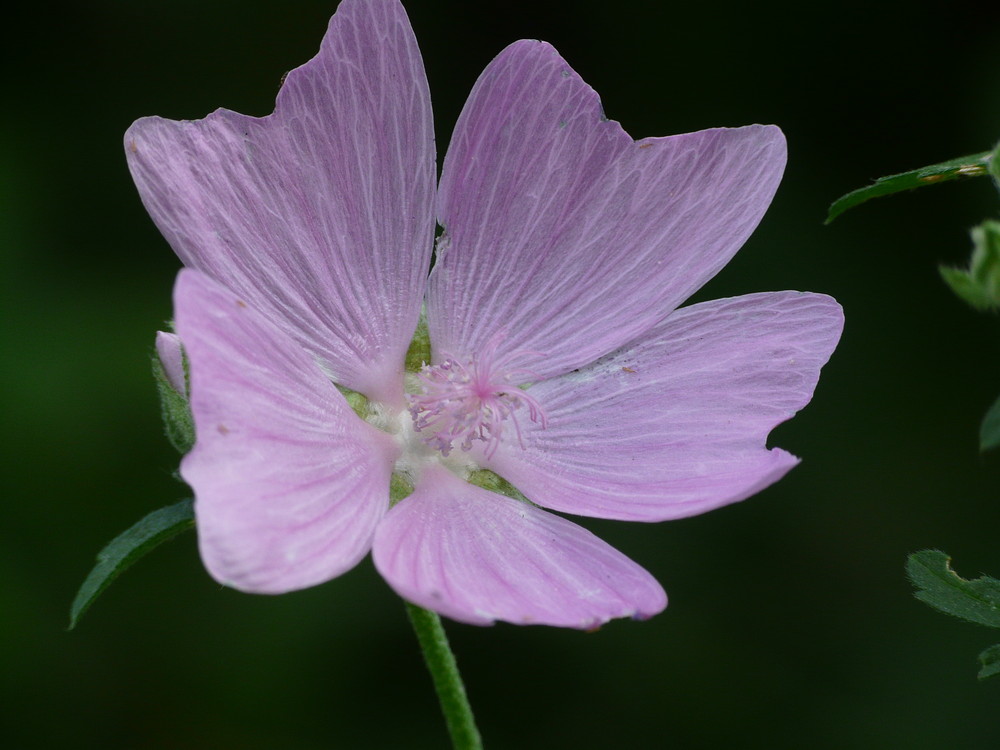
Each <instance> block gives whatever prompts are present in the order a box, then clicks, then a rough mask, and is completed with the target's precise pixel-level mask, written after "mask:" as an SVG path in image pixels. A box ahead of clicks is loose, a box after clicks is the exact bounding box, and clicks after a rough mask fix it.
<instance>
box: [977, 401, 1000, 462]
mask: <svg viewBox="0 0 1000 750" xmlns="http://www.w3.org/2000/svg"><path fill="white" fill-rule="evenodd" d="M998 445H1000V398H998V399H997V400H996V401H994V402H993V406H991V407H990V408H989V409H988V410H987V412H986V414H985V416H983V422H982V424H980V425H979V450H981V451H988V450H990V449H991V448H996V447H997V446H998Z"/></svg>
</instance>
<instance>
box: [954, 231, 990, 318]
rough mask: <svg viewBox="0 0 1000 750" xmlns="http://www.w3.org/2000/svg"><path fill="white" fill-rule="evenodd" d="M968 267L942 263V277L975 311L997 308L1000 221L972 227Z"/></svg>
mask: <svg viewBox="0 0 1000 750" xmlns="http://www.w3.org/2000/svg"><path fill="white" fill-rule="evenodd" d="M970 234H971V235H972V259H971V260H970V261H969V268H968V270H964V269H960V268H948V267H947V266H941V267H940V271H941V277H942V278H943V279H944V280H945V283H947V284H948V286H950V287H951V290H952V291H953V292H955V294H957V295H958V296H959V297H961V298H962V299H963V300H965V301H966V302H968V303H969V304H970V305H972V306H973V307H975V308H976V309H977V310H991V309H992V310H995V309H997V308H1000V222H996V221H984V222H983V223H982V224H980V225H979V226H978V227H973V228H972V230H971V232H970Z"/></svg>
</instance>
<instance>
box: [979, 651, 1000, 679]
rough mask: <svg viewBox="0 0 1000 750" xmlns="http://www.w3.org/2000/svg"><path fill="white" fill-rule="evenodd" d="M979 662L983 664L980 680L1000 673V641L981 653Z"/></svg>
mask: <svg viewBox="0 0 1000 750" xmlns="http://www.w3.org/2000/svg"><path fill="white" fill-rule="evenodd" d="M979 663H980V664H982V665H983V666H982V668H981V669H980V670H979V679H980V680H985V679H986V678H987V677H992V676H993V675H995V674H1000V643H998V644H996V645H995V646H990V647H989V648H988V649H986V650H985V651H983V653H981V654H980V655H979Z"/></svg>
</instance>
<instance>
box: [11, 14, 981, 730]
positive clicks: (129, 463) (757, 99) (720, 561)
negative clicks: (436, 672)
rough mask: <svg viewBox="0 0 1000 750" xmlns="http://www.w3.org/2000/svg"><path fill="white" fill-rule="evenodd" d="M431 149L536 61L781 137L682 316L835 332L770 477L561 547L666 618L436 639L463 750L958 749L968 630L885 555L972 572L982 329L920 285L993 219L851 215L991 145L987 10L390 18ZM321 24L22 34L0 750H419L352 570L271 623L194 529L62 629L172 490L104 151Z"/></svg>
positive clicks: (976, 717)
mask: <svg viewBox="0 0 1000 750" xmlns="http://www.w3.org/2000/svg"><path fill="white" fill-rule="evenodd" d="M406 7H407V9H408V11H409V13H410V16H411V20H412V22H413V26H414V28H415V29H416V33H417V37H418V39H419V41H420V45H421V48H422V50H423V53H424V56H425V62H426V66H427V71H428V76H429V79H430V85H431V90H432V94H433V97H434V102H435V110H436V116H437V122H436V125H437V129H438V142H439V152H440V153H441V154H443V152H444V150H445V146H446V144H447V142H448V138H449V135H450V132H451V128H452V125H453V123H454V120H455V118H456V117H457V116H458V113H459V111H460V108H461V106H462V103H463V101H464V99H465V96H466V94H467V92H468V90H469V88H470V87H471V85H472V84H473V82H474V80H475V78H476V76H477V75H478V73H479V71H480V70H481V69H482V68H483V66H484V65H485V64H486V63H487V62H488V61H489V60H490V58H491V57H492V56H493V55H495V54H496V53H497V52H499V51H500V49H501V48H502V47H503V46H505V45H506V44H508V43H509V42H511V41H513V40H515V39H518V38H524V37H529V38H540V39H545V40H548V41H550V42H552V43H554V44H555V45H556V46H557V48H558V49H559V50H560V51H561V52H562V54H563V55H564V56H565V57H566V58H567V59H568V60H569V62H570V63H571V64H572V65H573V66H574V67H575V68H576V70H577V71H579V72H580V73H581V75H582V76H583V77H584V78H585V79H586V80H587V81H588V82H589V83H590V84H591V85H593V86H594V87H595V88H596V89H597V90H598V91H599V92H600V93H601V95H602V98H603V101H604V106H605V111H606V112H607V114H608V116H609V117H611V118H613V119H616V120H619V121H620V122H621V123H622V124H623V126H624V127H625V128H626V129H627V130H628V131H629V132H630V133H631V134H632V135H633V136H636V137H642V136H650V135H666V134H670V133H678V132H685V131H690V130H698V129H701V128H706V127H713V126H718V125H732V126H736V125H743V124H748V123H753V122H766V123H777V124H779V125H780V126H781V127H782V128H783V129H784V131H785V133H786V135H787V137H788V142H789V164H788V170H787V172H786V176H785V179H784V182H783V185H782V187H781V189H780V190H779V192H778V195H777V197H776V199H775V202H774V205H773V207H772V209H771V211H770V212H769V213H768V214H767V216H766V217H765V219H764V221H763V223H762V224H761V226H760V229H759V230H758V231H757V232H756V234H755V235H754V236H753V237H752V239H751V240H750V241H749V242H748V243H747V245H746V246H745V248H744V249H743V250H742V251H741V253H740V254H739V255H738V256H737V258H736V259H735V261H734V262H733V263H731V264H730V265H729V267H728V268H726V269H725V271H723V273H721V274H720V275H719V276H718V277H717V278H716V279H715V280H713V281H712V282H710V283H709V284H708V286H707V287H706V288H705V289H703V290H702V291H701V292H700V293H699V294H698V297H697V298H698V299H707V298H713V297H720V296H728V295H734V294H741V293H745V292H756V291H766V290H776V289H803V290H812V291H818V292H826V293H829V294H832V295H834V296H835V297H837V299H839V300H840V302H841V303H842V304H843V305H844V308H845V309H846V313H847V328H846V331H845V333H844V338H843V342H842V344H841V346H840V348H839V349H838V351H837V352H836V353H835V355H834V357H833V359H832V361H831V363H830V364H829V365H828V366H827V368H826V369H825V370H824V373H823V377H822V379H821V382H820V385H819V389H818V390H817V393H816V397H815V399H814V401H813V403H812V404H811V405H810V406H809V407H808V408H806V409H805V410H804V411H803V412H802V413H801V414H800V415H799V416H798V417H797V418H796V419H795V420H793V421H792V422H790V423H788V424H785V425H783V426H781V427H780V428H778V430H776V431H775V433H774V434H773V435H772V441H771V442H772V444H774V445H780V446H782V447H784V448H786V449H788V450H790V451H791V452H793V453H795V454H797V455H799V456H802V457H803V462H802V464H801V466H799V467H798V468H796V469H795V470H794V471H793V472H792V473H791V474H790V475H789V476H788V477H787V478H786V479H785V480H784V481H782V482H781V483H779V484H778V485H776V486H774V487H771V488H770V489H768V490H766V491H765V492H763V493H761V494H760V495H758V496H756V497H754V498H753V499H751V500H749V501H747V502H745V503H741V504H738V505H736V506H732V507H729V508H725V509H722V510H719V511H716V512H713V513H710V514H708V515H705V516H702V517H698V518H692V519H688V520H682V521H676V522H672V523H666V524H659V525H648V526H643V525H639V524H617V523H611V522H608V523H599V522H591V521H587V522H585V525H587V526H588V527H589V528H591V529H592V530H594V531H595V532H597V533H599V534H600V535H601V536H603V537H604V538H605V539H607V540H608V541H610V542H611V543H613V544H615V545H616V546H618V547H619V548H620V549H622V550H623V551H624V552H625V553H627V554H628V555H630V556H631V557H633V558H634V559H635V560H637V561H638V562H640V563H641V564H643V565H644V566H646V567H647V568H648V569H649V570H650V571H652V572H653V573H654V574H655V575H656V576H657V577H658V578H659V579H660V580H661V581H662V582H663V584H664V586H665V587H666V589H667V591H668V593H669V595H670V598H671V605H670V607H669V608H668V609H667V611H666V612H665V613H664V614H662V615H660V616H658V617H656V618H654V619H653V620H651V621H648V622H645V623H633V622H614V623H611V624H610V625H608V626H607V627H605V628H604V629H603V630H601V631H600V632H597V633H590V634H586V633H578V632H571V631H562V630H554V629H544V628H531V627H527V628H520V627H514V626H508V625H497V626H495V627H493V628H485V629H483V628H476V627H471V626H465V625H459V624H454V623H449V624H448V630H449V633H450V636H451V638H452V642H453V646H454V648H455V650H456V652H457V654H458V658H459V660H460V664H461V666H462V667H463V671H464V675H465V678H466V681H467V686H468V689H469V692H470V695H471V698H472V702H473V705H474V707H475V708H476V710H477V713H478V718H479V722H480V728H481V729H482V731H483V733H484V735H485V738H486V742H487V747H490V748H525V749H530V748H546V749H548V748H562V747H575V748H618V747H670V748H684V749H686V748H692V749H700V748H758V747H760V748H765V747H766V748H789V749H791V748H796V749H798V748H811V749H812V750H820V749H825V748H895V747H905V748H917V749H919V748H942V747H947V748H990V747H996V746H997V745H996V743H997V739H996V738H997V736H998V730H1000V714H998V711H997V706H998V703H1000V678H994V680H993V682H986V683H982V684H980V683H978V682H977V681H976V678H975V673H976V670H977V668H978V663H977V662H976V658H975V657H976V655H977V654H978V653H979V651H980V650H982V649H983V648H985V647H986V646H988V645H990V644H992V643H995V642H997V641H998V640H1000V638H998V632H997V631H990V630H988V629H985V628H981V627H977V626H974V625H970V624H966V623H963V622H961V621H958V620H953V619H951V618H948V617H946V616H945V615H941V614H938V613H936V612H934V611H932V610H930V609H929V608H927V607H926V606H924V605H922V604H920V603H918V602H917V601H915V600H914V599H913V598H912V595H911V588H910V586H909V585H908V583H907V581H906V579H905V577H904V574H903V564H904V560H905V557H906V555H907V553H909V552H912V551H915V550H918V549H921V548H925V547H939V548H941V549H944V550H945V551H947V552H948V553H949V554H951V555H953V557H954V565H955V567H956V570H957V571H958V572H959V573H961V574H963V575H965V576H966V577H972V576H975V575H978V574H980V573H983V572H986V573H992V574H993V575H994V576H998V577H1000V544H998V538H997V529H998V528H1000V481H998V479H1000V452H996V453H994V454H987V455H980V454H979V453H978V449H977V431H978V425H979V421H980V419H981V417H982V415H983V413H984V412H985V410H986V409H987V408H988V407H989V405H990V404H991V403H992V401H993V400H994V399H995V398H996V397H997V395H998V393H1000V356H998V353H1000V349H998V321H997V318H996V317H995V316H989V315H983V314H978V313H975V312H973V311H972V310H971V309H969V308H967V307H966V306H965V305H964V304H963V303H962V302H960V301H959V300H958V299H957V298H955V297H954V296H953V295H952V294H951V293H950V292H949V291H948V290H947V289H946V288H945V286H944V284H943V283H942V282H941V281H940V279H939V277H938V273H937V268H936V267H937V265H938V264H939V263H942V262H943V263H950V264H954V265H960V264H964V263H965V262H966V261H967V259H968V256H969V252H970V249H971V245H970V242H969V239H968V234H967V231H968V229H969V227H971V226H972V225H974V224H977V223H978V222H980V221H981V220H982V219H984V218H986V217H988V216H992V217H995V216H996V214H997V208H998V205H1000V204H998V196H997V194H996V191H995V190H994V189H993V187H992V186H991V184H990V183H989V182H988V181H987V180H984V179H978V180H969V181H966V182H959V183H950V184H947V185H942V186H938V187H934V188H928V189H927V190H924V191H920V192H917V193H912V194H907V195H901V196H897V197H894V198H888V199H883V200H881V201H878V202H875V203H871V204H867V205H865V206H863V207H861V208H859V209H856V210H854V211H853V212H850V213H848V214H846V215H845V216H843V217H842V218H841V219H839V220H838V221H837V222H835V223H834V224H833V225H831V226H828V227H824V226H823V219H824V216H825V210H826V208H827V206H828V205H829V204H830V202H831V201H833V200H834V199H835V198H836V197H838V196H839V195H841V194H842V193H844V192H846V191H848V190H851V189H853V188H855V187H859V186H862V185H864V184H866V183H867V182H868V181H869V180H870V179H872V178H875V177H878V176H880V175H884V174H890V173H894V172H899V171H903V170H906V169H909V168H913V167H917V166H922V165H924V164H929V163H933V162H935V161H940V160H944V159H948V158H952V157H955V156H960V155H963V154H969V153H975V152H978V151H983V150H986V149H988V148H990V147H991V146H992V145H993V143H994V142H995V141H996V140H997V139H998V138H1000V95H998V93H1000V48H998V47H997V45H996V39H997V32H998V28H1000V25H998V24H1000V12H998V11H997V9H996V7H995V6H994V8H993V10H992V11H982V10H980V11H974V10H973V6H972V4H971V3H964V2H949V3H946V2H926V1H924V2H921V1H920V0H906V1H905V2H895V1H890V2H874V3H873V2H843V3H840V4H838V5H829V4H813V5H810V4H805V3H797V4H784V3H766V2H765V3H747V2H730V1H729V0H721V1H720V2H712V3H706V2H702V3H683V4H682V3H670V2H663V1H662V0H656V1H653V0H615V2H612V3H609V2H606V1H602V2H598V0H577V1H576V2H573V3H568V2H565V0H560V1H558V2H556V1H551V2H550V1H548V0H535V1H534V2H531V3H521V2H513V1H511V0H507V1H505V2H497V1H495V0H480V1H479V2H477V3H470V2H468V1H467V0H410V2H408V3H406ZM334 8H335V3H334V2H332V1H330V2H292V3H289V2H286V3H276V2H267V3H265V2H259V1H258V0H241V2H228V1H226V2H223V1H218V0H217V1H214V2H204V1H200V2H193V1H192V0H174V1H173V2H170V3H158V2H157V3H154V2H149V3H135V2H124V1H122V2H113V1H112V0H104V1H103V2H101V1H97V0H95V1H92V2H82V3H65V4H62V5H59V4H58V3H57V4H56V5H52V4H41V3H36V4H34V5H25V6H22V7H21V11H20V13H21V15H20V17H19V18H16V19H15V18H11V19H10V20H9V25H8V26H7V34H6V35H5V36H6V37H7V38H6V41H5V51H4V55H5V57H6V65H7V71H6V74H5V83H4V96H3V100H4V105H5V109H6V111H5V114H4V116H3V117H2V118H0V199H2V206H3V208H2V213H0V253H2V258H3V261H2V262H3V272H2V275H0V278H2V284H3V287H2V290H3V293H2V295H0V304H2V305H3V308H4V309H3V314H2V319H0V326H2V329H0V330H2V342H0V344H2V346H0V351H2V356H3V362H4V364H3V367H2V368H0V378H2V381H0V393H2V410H3V413H2V419H3V425H4V427H3V441H4V444H3V446H2V454H3V457H4V465H5V467H6V468H5V469H4V471H3V477H4V480H5V481H4V494H5V507H4V511H3V516H4V520H3V522H2V527H0V535H2V540H0V541H2V546H0V550H2V552H0V571H2V579H0V674H2V676H3V677H2V680H3V687H2V690H3V694H2V695H0V738H2V739H3V740H4V742H3V744H4V745H5V746H6V747H10V748H17V749H21V748H25V749H28V748H31V749H34V748H57V747H59V748H61V747H67V746H74V747H81V748H102V750H117V749H119V748H121V749H126V748H127V749H130V750H131V749H138V750H146V749H150V750H153V749H160V748H186V749H193V750H196V749H199V748H213V749H222V750H227V749H228V748H237V749H240V750H244V749H245V750H258V749H259V750H270V749H272V748H288V749H291V750H297V749H299V748H301V749H302V750H312V749H313V748H316V749H317V750H318V749H320V748H443V747H446V745H447V738H446V734H445V730H444V726H443V723H442V721H441V719H440V717H439V712H438V708H437V705H436V702H435V700H434V697H433V694H432V691H431V687H430V682H429V679H428V677H427V675H426V673H425V671H424V668H423V665H422V663H421V659H420V654H419V652H418V650H417V646H416V643H415V641H414V638H413V635H412V633H411V632H410V630H409V626H408V624H407V622H406V619H405V616H404V612H403V608H402V606H401V604H400V603H399V601H398V600H397V599H396V598H395V597H394V595H393V594H392V593H391V592H390V591H389V589H388V588H387V587H386V586H385V584H383V583H382V582H381V580H380V579H379V578H378V576H377V575H376V574H375V573H374V571H373V569H372V567H371V564H370V562H366V563H364V564H362V565H361V566H360V567H359V568H358V569H357V570H355V571H354V572H352V573H350V574H348V575H346V576H344V577H343V578H341V579H338V580H335V581H333V582H331V583H329V584H326V585H324V586H320V587H318V588H315V589H311V590H308V591H304V592H301V593H296V594H292V595H286V596H282V597H273V598H269V597H255V596H248V595H244V594H239V593H236V592H233V591H229V590H224V589H222V588H220V587H219V586H218V585H217V584H215V583H214V582H213V581H212V580H210V579H209V577H208V576H207V575H206V573H205V572H204V571H203V569H202V567H201V565H200V563H199V560H198V557H197V552H196V549H195V538H194V535H193V534H187V535H186V536H184V537H182V538H180V539H179V540H177V541H174V542H172V543H170V544H169V545H166V546H165V547H164V548H161V549H160V550H159V551H158V552H156V553H155V554H153V555H152V556H150V557H148V558H146V559H145V560H143V561H141V562H140V563H139V564H137V565H136V566H135V567H134V568H133V569H132V570H130V571H129V572H128V573H126V574H125V575H124V576H123V577H122V578H121V579H119V580H118V581H117V582H116V583H115V584H114V585H113V586H112V587H111V588H110V589H109V590H108V592H107V593H106V594H105V595H104V596H103V597H102V598H101V599H100V600H99V601H98V602H97V603H96V605H95V606H94V607H93V609H92V610H91V611H90V612H89V613H88V615H87V616H86V617H84V619H83V621H82V623H81V625H80V627H79V628H78V629H77V630H76V631H74V632H72V633H67V632H65V627H66V622H67V609H68V607H69V604H70V601H71V600H72V598H73V595H74V593H75V591H76V589H77V587H78V585H79V584H80V582H81V581H82V580H83V578H84V576H85V575H86V574H87V572H88V571H89V569H90V567H91V565H92V564H93V561H94V555H95V554H96V553H97V551H98V550H99V549H100V548H101V547H102V546H103V545H104V544H105V543H106V542H108V541H109V540H110V539H111V538H112V537H113V536H114V535H116V534H118V533H119V532H121V531H122V530H124V529H125V528H127V527H128V526H129V525H131V524H132V523H133V522H135V521H136V520H138V519H139V518H140V517H142V516H143V515H145V514H146V513H148V512H149V511H151V510H153V509H155V508H158V507H160V506H163V505H166V504H168V503H172V502H174V501H175V500H177V499H179V498H181V497H184V496H185V494H186V489H185V488H184V487H183V486H182V485H180V484H179V483H177V481H176V480H175V479H174V478H173V476H172V475H173V472H174V470H175V468H176V465H177V457H176V455H175V454H174V453H173V451H172V449H171V448H170V446H169V444H168V443H167V441H166V439H165V438H164V437H163V435H162V430H161V427H160V423H159V413H158V405H157V402H156V395H155V391H154V386H153V381H152V379H151V377H150V374H149V361H148V355H149V353H150V350H151V347H152V342H153V334H154V331H156V330H157V329H158V328H161V327H162V326H163V324H164V321H165V320H166V319H167V318H168V317H169V316H170V314H171V309H170V292H171V287H172V284H173V279H174V274H175V272H176V270H177V269H178V262H177V260H176V259H175V257H174V256H173V254H172V253H171V251H170V250H169V248H168V247H167V245H166V243H165V242H164V241H163V240H162V238H161V237H160V236H159V234H158V233H157V231H156V229H155V228H154V226H153V224H152V222H151V221H150V220H149V219H148V217H147V216H146V214H145V212H144V210H143V209H142V207H141V205H140V203H139V199H138V196H137V195H136V193H135V190H134V188H133V186H132V183H131V180H130V178H129V175H128V172H127V170H126V168H125V160H124V158H123V154H122V148H121V135H122V133H123V132H124V130H125V128H126V127H127V126H128V125H129V124H130V123H131V122H132V120H134V119H136V118H137V117H140V116H142V115H149V114H159V115H163V116H167V117H171V118H197V117H201V116H203V115H205V114H207V113H208V112H210V111H211V110H213V109H215V108H216V107H218V106H225V107H228V108H231V109H235V110H238V111H240V112H245V113H249V114H255V115H264V114H267V113H268V112H270V111H271V107H272V104H273V98H274V94H275V92H276V90H277V87H278V82H279V80H280V78H281V76H282V74H283V73H284V72H285V71H287V70H289V69H291V68H293V67H295V66H297V65H299V64H301V63H302V62H304V61H306V60H307V59H309V58H310V57H311V56H312V55H313V54H314V53H315V51H316V49H317V48H318V45H319V41H320V38H321V37H322V34H323V32H324V30H325V27H326V22H327V19H328V17H329V15H330V14H331V13H332V11H333V10H334Z"/></svg>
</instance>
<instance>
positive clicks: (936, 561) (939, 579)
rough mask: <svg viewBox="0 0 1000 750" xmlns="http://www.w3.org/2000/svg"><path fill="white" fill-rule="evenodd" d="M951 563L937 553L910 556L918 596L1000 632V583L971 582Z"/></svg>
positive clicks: (908, 565) (909, 571)
mask: <svg viewBox="0 0 1000 750" xmlns="http://www.w3.org/2000/svg"><path fill="white" fill-rule="evenodd" d="M950 562H951V558H950V557H948V555H946V554H945V553H944V552H942V551H941V550H936V549H929V550H923V551H922V552H914V553H913V554H912V555H910V557H909V558H908V559H907V562H906V573H907V575H909V577H910V580H911V581H912V582H913V585H914V586H916V587H917V591H916V593H915V596H916V597H917V598H918V599H919V600H920V601H922V602H924V603H925V604H929V605H930V606H932V607H934V608H935V609H938V610H941V611H942V612H945V613H947V614H949V615H954V616H955V617H961V618H962V619H963V620H968V621H969V622H974V623H977V624H979V625H988V626H990V627H994V628H1000V580H997V579H996V578H991V577H989V576H982V577H980V578H976V579H973V580H971V581H968V580H966V579H964V578H961V577H960V576H958V575H957V574H956V573H955V571H953V570H952V569H951V566H950V565H949V563H950Z"/></svg>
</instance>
